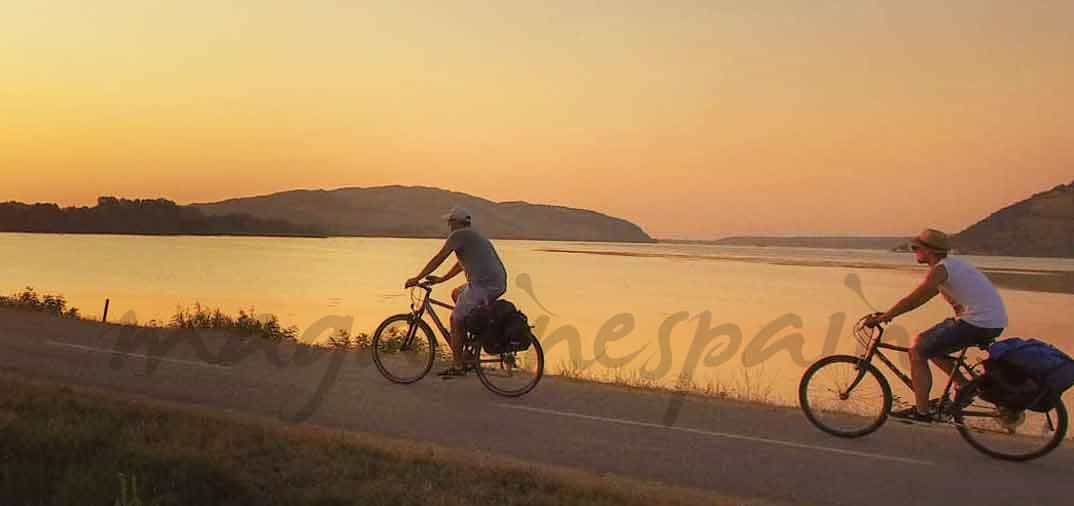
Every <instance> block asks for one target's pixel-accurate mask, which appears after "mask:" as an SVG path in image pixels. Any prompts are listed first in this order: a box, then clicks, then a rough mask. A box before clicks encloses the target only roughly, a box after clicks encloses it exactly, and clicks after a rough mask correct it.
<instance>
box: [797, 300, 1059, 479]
mask: <svg viewBox="0 0 1074 506" xmlns="http://www.w3.org/2000/svg"><path fill="white" fill-rule="evenodd" d="M866 318H868V316H866V317H863V318H862V319H861V320H859V321H858V323H857V324H856V325H855V326H854V335H855V337H856V338H857V340H858V342H859V344H861V345H862V346H863V347H864V351H863V352H862V353H861V354H860V355H857V356H854V355H832V356H828V357H824V358H821V359H820V360H818V361H817V362H815V363H814V364H813V365H811V366H810V367H809V368H808V369H806V371H805V373H804V374H803V375H802V380H801V383H800V384H799V386H798V401H799V404H800V405H801V407H802V410H803V411H804V412H805V415H806V418H808V419H809V421H810V422H812V423H813V425H815V426H816V427H817V428H819V429H820V430H822V431H824V432H826V433H828V434H831V435H834V436H838V437H844V438H857V437H862V436H865V435H868V434H871V433H872V432H874V431H876V430H877V429H879V428H880V427H881V426H882V425H884V422H886V421H887V419H888V415H890V414H892V404H893V402H894V398H893V395H892V392H891V385H890V384H889V383H888V380H887V378H886V377H885V376H884V374H883V373H881V372H880V369H879V368H877V367H876V366H875V365H874V364H873V359H879V360H880V362H882V363H883V364H884V365H886V366H887V367H888V369H890V370H891V372H892V373H894V374H895V375H896V377H898V378H899V379H900V380H901V381H902V382H903V383H905V384H906V386H907V387H909V388H910V389H911V390H913V383H912V382H911V380H910V377H909V376H907V375H906V374H904V373H903V372H902V371H901V370H899V368H898V367H897V366H896V365H895V364H894V363H892V361H891V360H890V359H888V357H886V356H885V355H884V353H883V352H882V351H881V350H893V351H897V352H902V353H908V352H909V351H910V350H909V348H906V347H902V346H895V345H892V344H888V343H885V342H883V336H884V327H883V326H879V325H878V326H875V327H867V326H866V325H865V324H864V322H865V319H866ZM991 343H992V341H989V342H986V343H981V344H978V345H976V346H977V347H978V348H980V349H982V350H987V349H988V347H989V346H990V345H991ZM968 350H969V348H964V349H962V351H961V352H960V353H959V354H958V355H957V356H952V355H948V356H947V358H949V359H952V360H954V361H955V363H956V366H955V368H954V369H953V370H952V374H951V375H950V376H949V378H948V381H947V385H946V386H945V387H944V391H943V395H941V396H940V397H939V399H938V400H936V401H934V402H933V403H930V404H932V405H931V406H930V415H931V416H932V417H933V419H934V420H936V421H937V422H938V423H940V424H943V425H951V426H954V427H955V428H956V429H957V430H958V433H959V434H961V435H962V437H963V439H965V440H966V441H967V442H968V443H969V444H970V446H972V447H973V448H974V449H976V450H978V451H980V452H982V453H984V454H985V455H988V456H990V457H993V458H997V459H1003V460H1011V461H1027V460H1032V459H1035V458H1039V457H1042V456H1044V455H1046V454H1048V453H1049V452H1051V451H1052V450H1054V449H1056V448H1057V447H1058V446H1059V445H1060V444H1061V443H1062V442H1063V438H1064V437H1065V436H1066V432H1067V426H1068V418H1067V417H1068V415H1067V410H1066V406H1064V405H1063V402H1062V399H1055V400H1054V401H1055V402H1054V404H1053V405H1052V407H1051V409H1050V410H1048V411H1046V412H1038V411H1032V410H1017V409H1007V408H1005V407H1004V406H1001V405H997V404H994V403H992V402H990V401H988V400H985V399H984V398H982V397H991V396H988V395H984V396H982V393H984V392H985V391H986V388H985V383H984V380H983V378H982V376H983V374H984V373H983V367H982V365H981V362H977V363H975V364H972V365H971V364H969V363H967V361H966V352H967V351H968ZM960 371H964V372H966V373H967V374H968V375H969V378H970V381H969V382H968V383H967V384H966V385H965V386H963V387H961V388H959V389H958V392H957V395H955V396H954V398H952V392H953V390H954V388H953V386H954V383H955V374H959V373H960ZM997 402H1001V401H997Z"/></svg>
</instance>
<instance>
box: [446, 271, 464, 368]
mask: <svg viewBox="0 0 1074 506" xmlns="http://www.w3.org/2000/svg"><path fill="white" fill-rule="evenodd" d="M464 289H466V285H460V286H458V287H456V288H455V289H454V290H452V291H451V300H452V302H454V303H455V304H458V303H459V297H460V296H461V295H462V291H463V290H464ZM449 337H450V339H449V340H448V345H449V346H451V357H452V363H453V365H454V366H455V367H457V368H462V367H463V359H464V357H463V353H462V351H463V350H462V343H463V340H464V339H465V338H466V329H464V328H463V323H462V322H457V321H455V318H451V335H450V336H449Z"/></svg>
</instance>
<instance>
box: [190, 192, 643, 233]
mask: <svg viewBox="0 0 1074 506" xmlns="http://www.w3.org/2000/svg"><path fill="white" fill-rule="evenodd" d="M455 205H461V206H464V207H466V208H467V209H469V210H470V212H471V213H473V215H474V220H475V224H476V226H477V227H479V228H480V229H481V230H482V231H484V232H485V233H486V234H487V235H489V236H490V237H493V238H499V239H534V240H560V241H608V242H653V239H652V238H651V237H649V235H648V234H646V233H645V231H644V230H642V229H641V227H639V226H637V225H635V224H633V223H630V222H628V221H626V220H623V219H619V218H614V217H611V216H606V215H603V214H600V213H597V212H594V211H587V210H584V209H573V208H569V207H560V206H551V205H542V204H529V203H526V202H492V201H490V200H486V199H482V198H479V197H475V196H473V195H467V194H465V193H458V192H451V191H447V190H441V189H437V188H429V187H421V186H381V187H373V188H341V189H337V190H295V191H288V192H282V193H274V194H272V195H264V196H259V197H249V198H238V199H231V200H225V201H222V202H215V203H206V204H193V205H192V206H191V207H193V208H195V209H198V210H201V211H202V212H204V213H205V214H207V215H210V216H216V215H221V214H234V213H242V214H249V215H251V216H255V217H258V218H262V219H269V220H286V221H290V222H293V223H305V224H310V225H314V226H317V227H319V228H321V229H323V230H325V231H326V232H327V233H328V234H330V235H345V236H384V237H444V236H445V234H446V233H447V229H446V225H445V223H444V221H443V220H442V219H441V218H440V217H441V216H442V215H443V214H444V213H446V212H447V211H448V210H449V209H450V208H451V207H452V206H455Z"/></svg>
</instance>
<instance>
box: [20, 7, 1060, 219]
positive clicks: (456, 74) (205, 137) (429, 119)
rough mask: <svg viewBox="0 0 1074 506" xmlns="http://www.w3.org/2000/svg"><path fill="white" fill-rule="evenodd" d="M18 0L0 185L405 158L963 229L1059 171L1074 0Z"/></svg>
mask: <svg viewBox="0 0 1074 506" xmlns="http://www.w3.org/2000/svg"><path fill="white" fill-rule="evenodd" d="M239 4H240V5H227V6H225V5H219V4H218V3H216V2H207V1H192V2H184V3H174V4H166V5H163V6H162V5H147V4H145V3H142V2H134V1H133V0H130V1H120V0H115V1H106V2H101V3H94V4H92V5H87V4H83V3H79V2H50V3H49V4H48V5H32V4H31V3H16V4H13V5H11V6H7V7H6V9H5V20H6V21H7V23H5V30H4V31H3V32H0V68H3V69H4V71H5V72H4V74H5V78H4V82H3V85H2V86H0V174H2V175H3V183H4V184H3V185H0V200H22V201H31V202H32V201H55V202H59V203H61V204H80V205H85V204H91V203H93V202H94V201H95V200H96V198H97V196H99V195H117V196H125V197H164V198H170V199H173V200H176V201H179V202H181V203H190V202H204V201H213V200H219V199H223V198H230V197H236V196H249V195H256V194H262V193H270V192H276V191H283V190H289V189H295V188H337V187H342V186H379V185H387V184H403V185H424V186H434V187H441V188H447V189H452V190H456V191H462V192H466V193H470V194H474V195H477V196H481V197H485V198H489V199H491V200H498V201H503V200H526V201H529V202H545V203H552V204H559V205H568V206H571V207H583V208H591V209H595V210H598V211H600V212H604V213H608V214H612V215H616V216H620V217H624V218H626V219H629V220H631V221H634V222H636V223H638V224H640V225H641V226H642V227H643V228H645V229H646V230H647V231H648V232H649V233H650V234H652V235H654V236H658V237H694V238H712V237H715V236H723V235H737V234H751V235H752V234H782V233H787V234H853V233H858V234H873V235H887V234H897V235H901V234H905V233H909V232H912V231H915V230H917V229H919V228H921V227H922V226H923V225H926V224H927V225H932V226H937V227H939V228H944V229H947V230H951V231H957V230H959V229H961V228H962V227H965V226H968V225H970V224H971V223H973V222H974V221H976V220H978V219H980V218H983V217H984V216H986V215H987V214H988V213H990V212H992V211H994V210H996V209H998V208H1000V207H1002V206H1004V205H1007V204H1009V203H1011V202H1013V201H1016V200H1019V199H1021V198H1025V197H1027V196H1029V195H1030V194H1032V193H1034V192H1037V191H1041V190H1044V189H1046V188H1049V187H1051V186H1054V185H1056V184H1060V183H1069V182H1070V180H1071V179H1074V177H1072V176H1071V174H1074V170H1072V167H1074V129H1071V128H1069V118H1070V117H1071V116H1072V113H1074V96H1072V95H1071V93H1070V91H1069V90H1071V89H1074V66H1072V65H1070V64H1069V54H1068V53H1069V50H1070V48H1072V47H1074V33H1072V31H1071V30H1070V29H1069V20H1070V19H1074V4H1070V3H1056V4H1054V5H1047V4H1034V5H1032V6H1029V5H1022V4H1016V3H1011V2H1001V1H990V2H969V1H965V2H950V3H945V4H944V5H943V6H940V5H935V4H933V3H928V2H910V3H897V4H896V3H890V4H888V5H887V6H884V5H881V4H865V3H861V4H849V5H847V4H842V5H836V4H817V3H813V2H795V3H791V4H787V3H784V2H758V3H754V4H744V5H742V4H736V3H732V2H706V3H698V2H687V1H679V2H666V3H655V2H645V1H640V0H638V1H630V2H622V3H616V4H603V5H601V4H598V3H585V4H582V5H579V4H578V3H576V2H566V1H562V2H549V3H541V4H537V3H533V4H529V5H524V4H522V3H518V4H514V3H512V4H511V5H493V6H490V5H488V4H487V3H482V2H453V3H451V5H450V6H448V5H446V4H441V3H438V2H432V1H428V2H402V3H400V2H386V1H385V2H376V1H374V2H363V3H362V5H361V6H340V5H337V4H336V3H334V2H322V1H313V2H304V3H301V4H296V3H292V2H283V1H265V2H246V3H241V2H240V3H239Z"/></svg>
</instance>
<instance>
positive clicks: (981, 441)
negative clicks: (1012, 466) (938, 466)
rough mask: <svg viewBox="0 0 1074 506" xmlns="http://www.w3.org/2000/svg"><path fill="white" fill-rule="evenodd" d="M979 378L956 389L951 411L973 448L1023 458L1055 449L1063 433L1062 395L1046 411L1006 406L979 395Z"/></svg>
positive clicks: (1065, 411) (959, 428)
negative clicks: (956, 408)
mask: <svg viewBox="0 0 1074 506" xmlns="http://www.w3.org/2000/svg"><path fill="white" fill-rule="evenodd" d="M980 393H981V383H980V380H975V381H972V382H970V383H969V384H967V385H966V386H964V387H962V388H961V389H959V392H958V398H957V399H956V400H955V406H960V408H958V410H957V411H956V412H955V413H954V418H955V426H956V427H957V428H958V433H959V434H961V435H962V437H963V438H964V439H965V440H966V442H968V443H969V444H970V446H972V447H974V448H975V449H976V450H977V451H980V452H981V453H984V454H985V455H988V456H990V457H993V458H997V459H1002V460H1012V461H1026V460H1032V459H1035V458H1039V457H1043V456H1044V455H1047V454H1048V453H1049V452H1051V451H1052V450H1054V449H1056V447H1058V446H1059V445H1060V444H1061V443H1062V442H1063V438H1064V437H1065V436H1066V433H1067V424H1068V423H1069V422H1068V419H1067V408H1066V406H1065V405H1063V400H1062V399H1056V402H1055V406H1054V407H1053V408H1052V409H1051V410H1049V411H1047V412H1037V411H1030V410H1022V411H1019V410H1007V409H1005V408H1003V407H1002V406H997V405H996V404H993V403H991V402H988V401H986V400H984V399H982V398H981V396H980Z"/></svg>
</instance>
